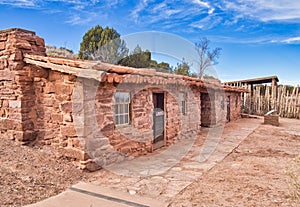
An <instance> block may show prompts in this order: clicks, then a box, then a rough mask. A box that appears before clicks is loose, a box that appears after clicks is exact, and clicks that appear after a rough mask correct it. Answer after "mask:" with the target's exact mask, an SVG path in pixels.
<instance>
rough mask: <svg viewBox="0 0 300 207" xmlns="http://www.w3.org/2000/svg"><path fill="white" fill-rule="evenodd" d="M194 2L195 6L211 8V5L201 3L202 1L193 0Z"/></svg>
mask: <svg viewBox="0 0 300 207" xmlns="http://www.w3.org/2000/svg"><path fill="white" fill-rule="evenodd" d="M193 2H194V3H195V4H198V5H200V6H203V7H206V8H210V5H209V3H208V2H204V1H200V0H193Z"/></svg>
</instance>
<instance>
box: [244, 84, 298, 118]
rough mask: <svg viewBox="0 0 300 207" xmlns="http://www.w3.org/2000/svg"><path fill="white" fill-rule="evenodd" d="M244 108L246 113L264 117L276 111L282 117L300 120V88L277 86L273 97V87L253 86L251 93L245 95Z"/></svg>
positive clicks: (249, 87)
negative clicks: (273, 110)
mask: <svg viewBox="0 0 300 207" xmlns="http://www.w3.org/2000/svg"><path fill="white" fill-rule="evenodd" d="M246 87H248V89H249V90H251V86H246ZM242 107H243V108H242V109H243V112H244V113H249V114H255V115H264V114H266V113H267V112H268V111H270V110H272V109H276V110H277V113H278V115H280V116H281V117H287V118H297V119H300V87H299V86H298V87H290V86H285V85H280V86H277V89H276V94H275V95H274V97H273V95H272V87H271V86H266V85H256V86H253V88H252V91H251V93H248V94H244V95H243V106H242Z"/></svg>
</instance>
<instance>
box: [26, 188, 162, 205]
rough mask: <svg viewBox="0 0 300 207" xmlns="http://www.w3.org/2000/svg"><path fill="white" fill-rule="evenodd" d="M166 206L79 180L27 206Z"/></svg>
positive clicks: (155, 201) (152, 200)
mask: <svg viewBox="0 0 300 207" xmlns="http://www.w3.org/2000/svg"><path fill="white" fill-rule="evenodd" d="M58 206H61V207H98V206H100V207H102V206H103V207H107V206H109V207H166V206H167V205H166V204H164V203H163V202H159V201H157V200H154V199H150V198H146V197H143V198H142V197H139V196H133V195H130V194H128V193H123V192H118V191H115V190H112V189H110V188H104V187H100V186H96V185H93V184H90V183H89V184H88V183H83V182H80V183H78V184H76V185H74V186H72V187H71V188H69V189H68V190H66V191H65V192H63V193H61V194H59V195H57V196H54V197H51V198H49V199H46V200H44V201H41V202H38V203H36V204H32V205H28V206H27V207H58Z"/></svg>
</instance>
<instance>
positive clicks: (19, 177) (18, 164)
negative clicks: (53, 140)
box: [0, 137, 90, 207]
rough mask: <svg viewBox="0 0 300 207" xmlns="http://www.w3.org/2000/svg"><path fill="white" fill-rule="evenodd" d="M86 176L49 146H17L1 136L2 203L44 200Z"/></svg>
mask: <svg viewBox="0 0 300 207" xmlns="http://www.w3.org/2000/svg"><path fill="white" fill-rule="evenodd" d="M88 177H90V175H89V174H87V173H86V172H81V170H79V169H76V167H75V166H74V165H73V164H72V162H70V161H69V160H67V159H64V158H62V157H60V156H59V154H58V153H57V151H56V150H54V149H52V148H50V147H43V148H38V147H28V146H19V145H18V144H17V143H15V142H14V141H12V140H8V139H5V138H4V137H0V206H1V207H4V206H23V205H26V204H31V203H35V202H37V201H40V200H44V199H46V198H48V197H51V196H54V195H57V194H59V193H61V192H62V191H64V190H65V189H67V188H68V187H70V186H71V185H73V184H76V183H77V182H78V181H80V180H83V181H86V180H88Z"/></svg>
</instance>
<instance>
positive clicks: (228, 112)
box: [226, 96, 230, 122]
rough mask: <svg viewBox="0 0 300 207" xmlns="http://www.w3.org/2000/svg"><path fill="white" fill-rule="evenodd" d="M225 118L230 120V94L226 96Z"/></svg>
mask: <svg viewBox="0 0 300 207" xmlns="http://www.w3.org/2000/svg"><path fill="white" fill-rule="evenodd" d="M226 120H227V121H228V122H230V96H228V97H227V115H226Z"/></svg>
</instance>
